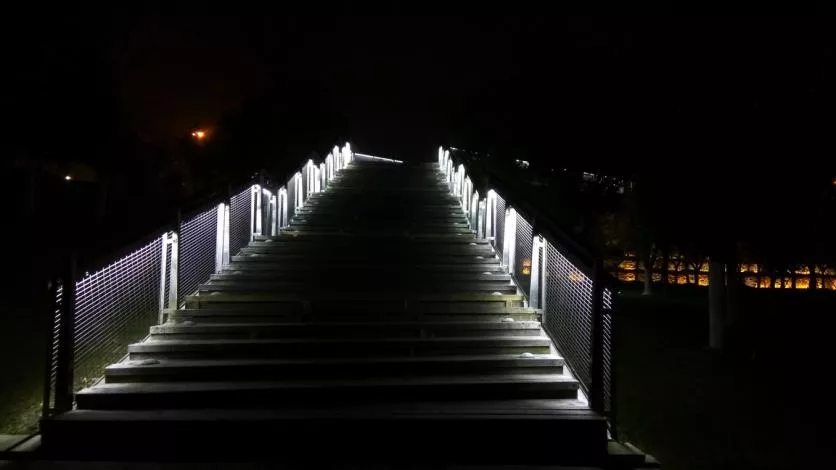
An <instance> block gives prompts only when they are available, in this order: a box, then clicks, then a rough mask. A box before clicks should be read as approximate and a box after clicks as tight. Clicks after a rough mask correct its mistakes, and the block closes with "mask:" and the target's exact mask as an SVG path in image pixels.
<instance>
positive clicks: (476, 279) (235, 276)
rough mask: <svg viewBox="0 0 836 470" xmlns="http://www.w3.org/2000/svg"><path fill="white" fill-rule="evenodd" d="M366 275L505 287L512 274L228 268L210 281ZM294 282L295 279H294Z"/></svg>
mask: <svg viewBox="0 0 836 470" xmlns="http://www.w3.org/2000/svg"><path fill="white" fill-rule="evenodd" d="M368 278H375V279H376V280H377V281H378V282H381V284H380V285H384V284H383V283H384V282H385V283H386V284H396V283H402V282H417V283H421V284H423V285H433V284H437V285H455V284H466V283H486V284H490V285H492V286H497V287H501V286H505V285H510V284H511V276H509V275H507V274H482V273H437V275H433V274H430V273H426V274H423V275H417V276H416V275H415V274H413V273H394V272H386V273H381V272H380V271H378V270H374V269H365V270H352V271H351V275H350V276H346V274H344V273H330V275H329V273H319V272H315V271H305V272H295V273H291V272H273V271H265V272H260V271H256V270H248V271H246V272H245V271H231V270H225V271H224V272H223V273H221V274H213V275H212V277H211V278H210V281H213V282H272V283H287V284H288V285H294V284H302V283H305V282H310V281H311V280H315V281H316V282H317V283H319V284H323V285H327V284H328V283H332V282H333V283H346V282H353V281H354V280H355V279H363V281H357V282H363V283H365V282H367V279H368ZM294 281H296V282H294Z"/></svg>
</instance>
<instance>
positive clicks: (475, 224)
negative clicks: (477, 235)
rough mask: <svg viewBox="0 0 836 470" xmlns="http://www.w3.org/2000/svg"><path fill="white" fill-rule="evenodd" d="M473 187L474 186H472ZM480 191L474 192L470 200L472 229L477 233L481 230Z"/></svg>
mask: <svg viewBox="0 0 836 470" xmlns="http://www.w3.org/2000/svg"><path fill="white" fill-rule="evenodd" d="M471 186H472V185H471ZM478 217H479V191H473V196H471V198H470V228H471V229H472V230H473V231H474V232H475V231H477V230H478V228H479V220H478Z"/></svg>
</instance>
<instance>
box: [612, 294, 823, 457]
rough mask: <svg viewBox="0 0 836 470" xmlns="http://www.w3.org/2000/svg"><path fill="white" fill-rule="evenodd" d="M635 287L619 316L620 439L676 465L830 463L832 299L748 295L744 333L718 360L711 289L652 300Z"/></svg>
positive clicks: (781, 295) (745, 295)
mask: <svg viewBox="0 0 836 470" xmlns="http://www.w3.org/2000/svg"><path fill="white" fill-rule="evenodd" d="M632 287H633V286H631V288H629V289H625V292H624V295H623V297H622V302H621V309H620V311H619V316H620V322H619V327H620V328H621V330H620V331H621V337H620V340H621V342H620V344H619V351H620V354H619V356H618V361H619V362H618V365H617V371H618V374H619V375H618V380H619V382H618V384H619V389H618V392H617V397H618V400H619V401H618V403H619V404H620V409H619V429H620V431H621V435H620V436H619V437H620V438H621V439H625V440H628V441H631V442H633V443H634V444H636V445H638V446H639V447H640V448H642V449H643V450H645V451H646V452H649V453H651V454H653V455H654V456H656V457H657V458H658V459H659V460H660V461H661V462H662V465H663V468H667V469H674V470H685V469H725V468H729V469H732V468H734V469H791V468H793V469H795V468H819V467H821V464H822V463H824V462H828V461H831V462H832V457H833V451H832V443H833V437H836V433H834V431H833V429H832V420H833V417H834V413H833V411H832V410H831V405H829V403H830V399H832V394H831V392H830V390H831V389H830V386H829V385H828V384H829V383H830V381H831V379H830V375H829V372H830V368H829V367H827V366H828V364H829V361H830V356H829V355H828V354H827V353H828V351H827V350H828V348H829V345H830V344H832V342H833V341H832V334H833V333H832V332H833V325H834V322H835V321H834V319H833V317H832V315H833V306H834V304H836V296H834V295H833V294H832V293H821V295H817V294H818V293H813V294H811V293H809V292H782V291H765V290H753V289H747V290H744V292H743V294H744V296H742V303H741V304H742V309H741V311H742V315H743V316H744V317H745V318H744V322H745V324H746V325H747V327H746V332H747V333H746V334H745V335H744V334H740V335H738V339H737V340H736V341H734V344H733V345H730V346H729V348H728V349H729V351H728V352H726V353H723V354H720V353H716V352H711V351H709V350H707V349H706V348H705V347H704V345H705V344H706V341H707V339H706V338H707V318H708V315H707V302H708V299H707V289H688V288H673V289H671V290H670V291H669V292H668V295H667V296H664V295H661V294H656V295H654V296H653V297H650V298H647V297H642V296H641V295H639V292H640V291H639V287H638V286H635V289H633V288H632ZM825 466H829V465H825Z"/></svg>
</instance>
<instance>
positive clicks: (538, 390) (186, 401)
mask: <svg viewBox="0 0 836 470" xmlns="http://www.w3.org/2000/svg"><path fill="white" fill-rule="evenodd" d="M577 394H578V383H577V382H576V381H575V380H574V379H571V378H569V377H568V376H566V375H563V374H504V375H499V374H492V375H460V376H452V377H445V376H441V377H395V378H373V379H365V380H343V379H334V380H315V379H310V380H288V381H272V382H265V381H257V382H242V381H237V382H149V383H103V384H99V385H97V386H95V387H90V388H85V389H83V390H81V391H79V392H78V393H77V394H76V405H77V406H78V408H79V409H94V410H95V409H97V410H108V409H122V410H126V409H134V410H136V409H174V408H176V409H186V408H207V407H212V408H271V407H276V408H281V407H284V406H287V403H288V402H289V401H292V402H294V403H298V404H302V403H322V402H323V401H327V402H329V403H331V404H334V405H339V404H345V403H387V402H407V401H420V400H442V401H451V400H468V399H469V400H473V399H477V400H478V399H482V400H491V399H493V400H496V399H514V398H540V399H546V398H577Z"/></svg>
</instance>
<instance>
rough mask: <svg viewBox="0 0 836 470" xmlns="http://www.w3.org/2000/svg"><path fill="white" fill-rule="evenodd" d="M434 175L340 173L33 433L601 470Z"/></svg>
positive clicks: (359, 164)
mask: <svg viewBox="0 0 836 470" xmlns="http://www.w3.org/2000/svg"><path fill="white" fill-rule="evenodd" d="M525 305H526V302H525V298H524V296H523V295H521V294H519V293H518V291H517V288H516V287H515V285H514V284H513V282H512V280H511V278H510V276H509V275H508V274H507V273H505V272H504V270H503V269H502V267H501V266H500V262H499V259H498V258H497V257H496V256H495V254H494V250H493V248H492V247H491V245H490V243H489V241H487V240H483V239H478V238H476V237H475V236H474V234H473V232H472V231H471V230H470V228H469V226H468V223H467V220H466V218H465V216H464V214H463V211H462V209H461V206H460V205H459V203H458V201H457V200H456V198H454V197H453V196H451V195H450V194H449V190H448V188H447V186H446V184H445V181H444V178H443V176H442V174H441V173H440V172H439V171H438V165H436V164H422V165H408V164H396V163H384V162H375V161H363V160H362V159H360V158H358V159H356V160H355V161H354V162H353V163H352V164H351V165H350V166H349V167H348V168H346V169H344V170H343V171H342V172H341V173H340V176H339V177H338V178H336V179H335V180H334V181H333V182H332V183H331V184H330V185H329V186H328V189H327V190H326V191H324V192H321V193H318V194H314V195H312V196H311V197H310V199H308V201H307V202H306V204H305V205H304V207H303V208H302V209H300V210H298V211H297V213H296V215H295V216H294V218H293V220H292V223H291V225H290V226H289V227H288V228H286V229H283V230H282V233H281V235H279V236H275V237H265V236H257V237H255V240H254V241H252V242H251V243H250V244H249V246H247V247H246V248H244V249H242V250H241V252H240V253H238V254H237V255H236V256H233V257H232V260H231V262H230V264H229V266H228V267H227V268H226V269H224V270H223V271H222V272H220V273H219V274H215V275H213V276H212V278H211V279H210V280H208V281H207V282H206V283H205V284H203V285H201V286H200V288H199V289H198V292H196V293H194V294H193V295H190V296H188V297H187V299H186V302H185V308H182V309H180V310H178V311H177V312H175V313H174V314H172V316H171V318H170V319H169V321H168V322H167V323H165V324H163V325H159V326H154V327H152V328H151V331H150V336H149V337H148V338H147V339H146V340H145V341H143V342H140V343H136V344H133V345H131V346H130V347H129V349H128V357H127V359H126V360H125V361H123V362H120V363H117V364H113V365H111V366H109V367H107V369H106V370H105V371H104V380H103V381H102V382H101V383H99V384H97V385H95V386H93V387H90V388H87V389H84V390H81V391H80V392H78V393H77V394H76V397H75V398H76V409H75V410H73V411H71V412H68V413H64V414H61V415H58V416H55V417H52V418H50V419H48V420H46V421H45V422H44V423H43V427H42V430H43V436H44V439H43V441H44V446H45V448H46V449H47V450H49V451H53V452H57V453H59V454H61V453H63V455H66V456H68V457H73V456H89V455H91V454H93V455H95V456H96V458H102V459H107V458H119V459H125V458H137V459H152V460H156V459H158V458H160V456H161V455H166V456H168V457H171V456H178V457H181V458H184V459H194V458H208V459H214V458H229V459H236V458H242V457H243V458H247V457H264V456H268V457H269V458H271V459H274V460H275V461H306V462H311V461H331V462H461V463H493V464H501V463H552V464H561V465H590V466H594V465H603V464H604V462H605V459H606V456H607V428H606V421H605V420H604V418H603V417H601V416H599V415H598V414H596V413H594V412H592V411H591V410H590V409H589V408H588V406H587V404H586V402H585V401H584V399H583V396H582V394H580V393H579V386H578V382H577V381H576V380H575V379H574V378H573V377H572V376H571V375H570V374H569V371H568V368H564V361H563V359H562V358H561V357H560V356H559V355H558V354H557V352H556V350H555V349H554V347H553V346H552V343H551V341H550V340H549V338H548V337H547V336H546V335H545V333H544V332H543V331H542V330H541V328H540V323H539V322H538V321H537V315H536V312H535V311H534V310H532V309H529V308H527V307H525Z"/></svg>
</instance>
